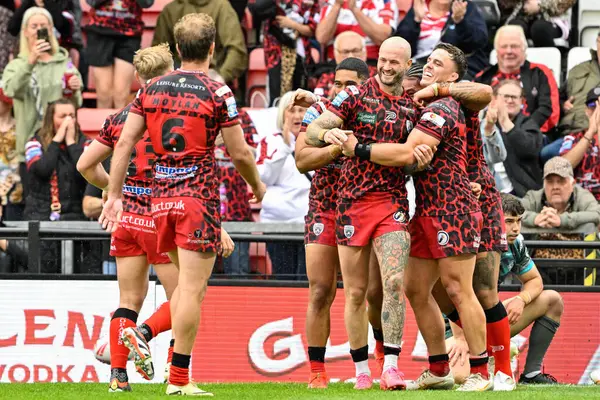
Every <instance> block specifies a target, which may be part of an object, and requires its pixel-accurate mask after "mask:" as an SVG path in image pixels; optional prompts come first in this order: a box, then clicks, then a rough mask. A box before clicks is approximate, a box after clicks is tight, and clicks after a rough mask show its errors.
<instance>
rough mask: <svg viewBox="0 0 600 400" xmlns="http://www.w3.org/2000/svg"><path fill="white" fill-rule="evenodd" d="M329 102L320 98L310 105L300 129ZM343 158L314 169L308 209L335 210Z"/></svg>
mask: <svg viewBox="0 0 600 400" xmlns="http://www.w3.org/2000/svg"><path fill="white" fill-rule="evenodd" d="M330 104H331V102H330V101H329V100H327V99H325V98H322V99H321V100H320V101H318V102H317V103H315V104H313V105H312V106H310V107H309V108H308V109H307V110H306V113H305V114H304V119H303V120H302V127H301V128H300V131H301V132H304V131H306V127H308V125H310V123H311V122H312V121H314V120H315V119H317V118H318V117H319V116H320V115H321V114H323V113H324V112H325V110H327V107H329V105H330ZM344 158H345V157H343V156H342V157H340V158H338V159H337V160H335V161H334V162H331V163H330V164H328V165H326V166H324V167H322V168H319V169H318V170H316V171H315V174H314V175H313V177H312V181H311V185H310V193H309V195H308V204H309V209H311V210H313V211H315V210H319V211H326V210H330V211H334V210H335V208H336V204H337V199H338V190H339V182H340V172H341V168H342V164H343V161H344Z"/></svg>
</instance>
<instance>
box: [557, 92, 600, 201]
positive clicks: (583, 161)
mask: <svg viewBox="0 0 600 400" xmlns="http://www.w3.org/2000/svg"><path fill="white" fill-rule="evenodd" d="M599 98H600V87H597V88H594V89H592V90H590V91H589V92H588V95H587V99H586V104H587V108H586V111H585V113H586V116H587V118H589V124H588V128H587V130H584V131H581V132H579V133H576V134H572V135H567V136H565V140H564V141H563V144H562V147H561V148H560V155H561V156H563V157H564V158H566V159H567V160H569V162H570V163H571V165H572V166H573V169H574V171H575V180H576V182H577V183H578V184H579V185H581V186H582V187H584V188H585V189H587V190H589V191H590V192H592V193H593V194H594V196H595V197H596V200H598V201H600V157H599V154H598V148H599V144H600V143H599V142H598V126H600V102H599V101H598V99H599Z"/></svg>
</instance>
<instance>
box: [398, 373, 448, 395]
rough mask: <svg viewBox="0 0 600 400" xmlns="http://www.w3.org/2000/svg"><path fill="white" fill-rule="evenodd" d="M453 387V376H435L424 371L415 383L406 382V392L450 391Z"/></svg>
mask: <svg viewBox="0 0 600 400" xmlns="http://www.w3.org/2000/svg"><path fill="white" fill-rule="evenodd" d="M453 387H454V376H452V372H449V373H448V375H446V376H436V375H433V374H432V373H431V371H430V370H428V369H426V370H425V371H423V372H422V373H421V375H420V376H419V377H418V378H417V380H416V381H406V390H450V389H452V388H453Z"/></svg>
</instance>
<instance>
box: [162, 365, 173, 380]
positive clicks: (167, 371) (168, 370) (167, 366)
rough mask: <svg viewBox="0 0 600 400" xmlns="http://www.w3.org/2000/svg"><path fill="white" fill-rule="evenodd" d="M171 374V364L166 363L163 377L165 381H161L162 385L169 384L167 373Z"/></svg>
mask: <svg viewBox="0 0 600 400" xmlns="http://www.w3.org/2000/svg"><path fill="white" fill-rule="evenodd" d="M170 372H171V363H167V365H165V374H164V375H163V376H164V378H165V380H164V381H163V383H169V373H170Z"/></svg>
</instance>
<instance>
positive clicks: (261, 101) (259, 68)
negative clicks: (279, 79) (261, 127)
mask: <svg viewBox="0 0 600 400" xmlns="http://www.w3.org/2000/svg"><path fill="white" fill-rule="evenodd" d="M249 59H250V60H249V63H248V64H249V65H248V75H247V78H246V88H247V90H246V95H247V98H246V104H247V105H249V106H250V107H255V108H262V107H267V106H268V104H265V100H266V98H267V97H266V94H267V67H266V65H265V53H264V50H263V48H262V47H258V48H256V49H254V50H252V51H251V52H250V57H249ZM257 92H258V94H262V96H260V95H254V93H257Z"/></svg>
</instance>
